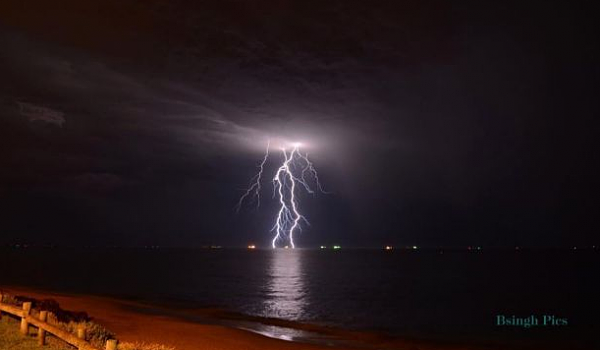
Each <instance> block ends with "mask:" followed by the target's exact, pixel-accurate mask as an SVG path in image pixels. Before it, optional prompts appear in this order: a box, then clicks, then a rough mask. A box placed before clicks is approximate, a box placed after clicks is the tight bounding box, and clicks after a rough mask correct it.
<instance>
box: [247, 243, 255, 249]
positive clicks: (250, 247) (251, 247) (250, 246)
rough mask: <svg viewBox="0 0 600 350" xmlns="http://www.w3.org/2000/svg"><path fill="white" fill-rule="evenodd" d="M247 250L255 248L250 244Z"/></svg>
mask: <svg viewBox="0 0 600 350" xmlns="http://www.w3.org/2000/svg"><path fill="white" fill-rule="evenodd" d="M248 249H256V246H255V245H254V244H251V245H249V246H248Z"/></svg>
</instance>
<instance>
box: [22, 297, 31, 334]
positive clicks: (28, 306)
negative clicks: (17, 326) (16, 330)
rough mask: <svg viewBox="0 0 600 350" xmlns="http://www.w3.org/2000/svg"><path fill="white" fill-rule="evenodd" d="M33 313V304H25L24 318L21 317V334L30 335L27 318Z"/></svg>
mask: <svg viewBox="0 0 600 350" xmlns="http://www.w3.org/2000/svg"><path fill="white" fill-rule="evenodd" d="M30 312H31V303H30V302H25V303H23V316H22V317H21V333H22V334H23V335H27V334H29V322H27V316H29V313H30Z"/></svg>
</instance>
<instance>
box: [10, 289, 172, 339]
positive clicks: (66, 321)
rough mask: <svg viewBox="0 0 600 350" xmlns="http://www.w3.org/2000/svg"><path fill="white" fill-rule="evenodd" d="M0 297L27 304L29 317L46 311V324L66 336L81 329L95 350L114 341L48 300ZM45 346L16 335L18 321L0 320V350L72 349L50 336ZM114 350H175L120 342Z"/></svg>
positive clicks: (97, 326)
mask: <svg viewBox="0 0 600 350" xmlns="http://www.w3.org/2000/svg"><path fill="white" fill-rule="evenodd" d="M0 295H2V302H3V303H6V304H11V305H15V306H18V307H21V306H22V305H23V302H25V301H28V302H31V303H32V305H33V307H32V309H31V315H32V316H34V317H38V315H39V312H40V310H46V311H49V314H48V319H47V321H46V322H48V323H49V324H52V325H54V326H57V327H58V328H61V329H63V330H65V331H67V332H69V333H72V334H76V332H77V328H79V327H81V326H83V327H84V328H85V330H86V333H85V340H86V341H88V342H89V343H91V344H92V345H93V346H95V347H96V348H98V349H104V344H105V343H106V340H107V339H115V334H114V333H113V332H111V331H109V330H108V329H106V328H105V327H103V326H101V325H100V324H98V323H95V322H94V321H93V320H92V318H91V317H89V316H88V315H87V313H85V312H72V311H66V310H63V309H62V308H61V307H60V305H59V304H58V303H57V302H56V301H55V300H52V299H45V300H36V299H33V298H28V297H24V296H12V295H7V294H0ZM46 339H47V343H48V346H46V347H41V346H39V345H38V344H37V339H36V337H35V336H34V335H30V336H27V337H24V336H22V335H21V333H20V331H19V320H18V319H15V318H12V317H10V316H8V315H6V316H3V317H2V320H0V350H5V349H10V350H38V349H39V350H41V349H45V350H48V349H51V350H53V349H56V350H71V349H73V347H71V346H70V345H68V344H66V343H64V342H62V341H61V340H59V339H56V338H54V337H52V336H49V337H47V338H46ZM118 350H175V348H173V347H171V346H166V345H162V344H155V343H144V342H133V343H131V342H122V343H120V344H119V345H118Z"/></svg>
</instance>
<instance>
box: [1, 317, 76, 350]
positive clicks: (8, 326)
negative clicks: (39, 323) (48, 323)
mask: <svg viewBox="0 0 600 350" xmlns="http://www.w3.org/2000/svg"><path fill="white" fill-rule="evenodd" d="M0 349H10V350H50V349H52V350H71V349H72V347H69V346H68V345H66V344H65V345H61V344H60V343H58V342H57V340H56V339H50V338H49V339H48V345H46V346H43V347H42V346H39V345H38V343H37V339H36V337H35V336H31V335H30V336H28V337H24V336H22V335H21V333H20V332H19V321H18V320H15V319H13V318H10V317H8V316H6V315H3V316H2V320H0Z"/></svg>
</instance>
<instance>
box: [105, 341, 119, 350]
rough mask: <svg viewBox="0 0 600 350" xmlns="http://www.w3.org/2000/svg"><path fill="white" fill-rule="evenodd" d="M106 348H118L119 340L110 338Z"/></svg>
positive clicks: (108, 349) (114, 349)
mask: <svg viewBox="0 0 600 350" xmlns="http://www.w3.org/2000/svg"><path fill="white" fill-rule="evenodd" d="M106 350H117V340H116V339H109V340H107V341H106Z"/></svg>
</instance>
